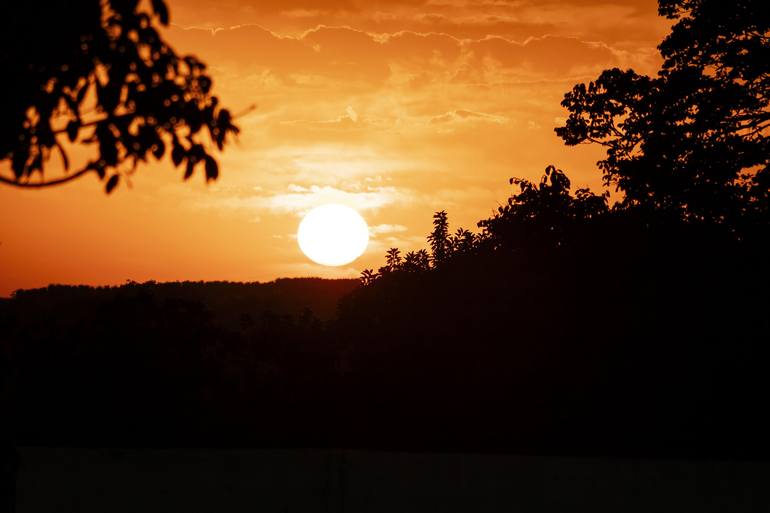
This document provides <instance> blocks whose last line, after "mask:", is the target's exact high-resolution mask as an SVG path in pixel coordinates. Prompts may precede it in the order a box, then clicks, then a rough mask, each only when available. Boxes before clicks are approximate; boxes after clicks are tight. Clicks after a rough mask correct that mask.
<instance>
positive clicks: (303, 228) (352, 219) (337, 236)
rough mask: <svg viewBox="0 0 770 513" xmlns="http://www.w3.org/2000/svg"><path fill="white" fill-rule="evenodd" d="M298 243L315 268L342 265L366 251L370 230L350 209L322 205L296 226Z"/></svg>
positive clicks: (358, 215)
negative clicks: (316, 266)
mask: <svg viewBox="0 0 770 513" xmlns="http://www.w3.org/2000/svg"><path fill="white" fill-rule="evenodd" d="M297 242H298V243H299V248H300V249H301V250H302V252H303V253H304V254H305V255H306V256H307V257H308V258H309V259H310V260H312V261H313V262H316V263H317V264H321V265H327V266H340V265H345V264H349V263H350V262H352V261H354V260H355V259H356V258H358V257H360V256H361V255H362V254H363V253H364V251H366V246H367V244H368V243H369V227H368V226H367V224H366V221H364V218H363V217H361V215H360V214H359V213H358V212H356V211H355V210H353V209H352V208H350V207H346V206H344V205H337V204H333V203H332V204H327V205H321V206H320V207H316V208H314V209H313V210H311V211H310V212H308V213H307V215H306V216H305V217H304V218H303V219H302V221H301V222H300V223H299V229H298V230H297Z"/></svg>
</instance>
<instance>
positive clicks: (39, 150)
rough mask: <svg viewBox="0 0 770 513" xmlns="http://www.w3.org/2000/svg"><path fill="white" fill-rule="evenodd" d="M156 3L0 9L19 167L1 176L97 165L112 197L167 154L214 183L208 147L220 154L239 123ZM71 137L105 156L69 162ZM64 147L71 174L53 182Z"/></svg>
mask: <svg viewBox="0 0 770 513" xmlns="http://www.w3.org/2000/svg"><path fill="white" fill-rule="evenodd" d="M148 4H150V5H151V8H152V9H151V10H146V9H145V8H144V7H143V4H140V2H138V1H137V0H104V1H101V0H78V1H77V2H57V1H54V0H37V1H29V2H5V3H4V4H3V6H2V7H0V17H2V19H3V20H5V22H6V23H5V27H4V29H3V31H2V32H0V48H1V49H2V50H0V69H2V71H3V74H4V76H5V77H6V78H5V79H4V80H2V81H1V82H0V84H1V85H0V112H2V113H3V115H2V117H0V160H5V159H8V160H10V163H11V169H12V172H13V176H2V175H0V182H2V183H5V184H9V185H12V186H16V187H23V188H40V187H48V186H53V185H58V184H62V183H66V182H69V181H71V180H74V179H77V178H79V177H81V176H83V175H86V174H90V173H94V174H96V175H97V176H98V177H99V178H100V179H102V180H105V189H106V191H107V192H108V193H109V192H110V191H112V190H113V189H114V188H115V186H116V185H117V184H118V182H119V180H120V177H121V176H128V175H130V174H131V173H132V172H133V171H134V170H135V169H136V167H137V165H138V164H139V162H146V161H147V160H148V159H149V158H150V156H152V157H154V158H155V159H158V160H160V159H161V158H163V157H164V155H166V154H169V153H170V155H171V160H172V161H173V163H174V165H176V166H179V165H182V164H184V166H185V172H184V177H185V179H187V178H189V177H190V176H191V175H192V174H193V172H194V169H195V167H197V166H198V165H199V164H201V165H202V167H203V170H204V172H205V177H206V180H207V181H208V180H214V179H216V178H217V176H218V174H219V169H218V165H217V162H216V160H215V159H214V157H213V156H212V155H211V151H210V149H209V144H211V145H213V146H216V147H217V148H218V149H219V150H221V149H222V148H223V146H224V144H225V143H226V140H227V136H228V135H232V134H236V133H237V132H238V129H237V127H236V126H235V125H234V124H233V121H232V116H231V114H230V112H229V111H228V110H227V109H224V108H222V107H221V106H220V105H219V101H218V99H217V97H216V96H213V95H212V94H211V86H212V80H211V77H210V76H209V75H208V74H207V73H206V66H205V65H204V64H203V63H202V62H200V61H199V60H197V59H196V58H195V57H192V56H180V55H177V54H176V52H175V51H174V50H173V49H172V48H171V47H170V46H169V45H168V44H167V43H166V42H165V41H164V40H163V39H162V38H161V36H160V34H159V33H158V25H163V26H165V25H168V23H169V13H168V8H167V6H166V3H165V1H164V0H152V2H148ZM65 138H66V139H65ZM67 141H68V142H67ZM207 141H209V142H207ZM73 143H77V144H79V145H84V146H87V147H90V148H92V149H93V151H91V153H92V154H95V156H92V157H91V158H90V160H88V162H87V163H85V164H84V165H83V166H82V167H79V168H78V169H75V170H70V159H69V156H68V150H67V148H66V146H67V145H71V144H73ZM54 153H56V154H58V156H59V157H60V159H61V162H62V167H63V169H64V171H65V173H64V174H63V176H60V177H58V178H51V179H49V178H47V176H46V175H45V174H44V170H45V169H47V167H48V166H47V165H46V164H47V162H48V160H49V159H50V157H51V155H52V154H54ZM36 174H39V179H35V175H36Z"/></svg>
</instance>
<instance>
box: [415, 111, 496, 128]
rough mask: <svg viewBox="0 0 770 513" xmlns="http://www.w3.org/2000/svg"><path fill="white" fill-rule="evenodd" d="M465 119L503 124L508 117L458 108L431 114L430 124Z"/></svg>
mask: <svg viewBox="0 0 770 513" xmlns="http://www.w3.org/2000/svg"><path fill="white" fill-rule="evenodd" d="M466 121H485V122H488V123H497V124H503V123H507V122H508V118H506V117H505V116H498V115H496V114H486V113H484V112H474V111H471V110H465V109H458V110H453V111H450V112H445V113H444V114H440V115H438V116H433V117H432V118H431V119H430V124H431V125H438V124H444V123H458V122H459V123H462V122H466Z"/></svg>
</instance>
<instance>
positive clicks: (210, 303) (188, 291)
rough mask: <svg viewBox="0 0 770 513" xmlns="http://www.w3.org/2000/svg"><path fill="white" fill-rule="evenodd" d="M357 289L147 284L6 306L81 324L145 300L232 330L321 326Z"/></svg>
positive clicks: (308, 283)
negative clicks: (287, 319)
mask: <svg viewBox="0 0 770 513" xmlns="http://www.w3.org/2000/svg"><path fill="white" fill-rule="evenodd" d="M358 286H359V281H358V280H352V279H346V280H327V279H322V278H280V279H278V280H275V281H272V282H268V283H259V282H250V283H242V282H227V281H210V282H203V281H197V282H196V281H183V282H168V283H158V282H154V281H149V282H145V283H137V282H128V283H126V284H124V285H120V286H106V287H90V286H86V285H77V286H71V285H49V286H48V287H44V288H39V289H28V290H19V291H16V292H15V293H14V294H13V297H12V298H11V299H7V300H5V301H4V303H5V304H6V305H7V306H8V307H12V308H14V310H15V313H16V314H17V315H20V316H22V317H24V316H25V315H27V314H29V315H31V316H34V317H35V318H40V317H41V316H46V315H56V316H62V315H63V314H64V312H62V311H61V310H62V309H64V310H71V312H70V314H72V315H74V316H75V317H78V318H81V317H82V315H83V314H84V313H85V312H87V311H88V310H89V309H91V308H95V307H96V306H97V305H99V304H102V303H104V302H105V301H112V300H114V299H115V298H119V297H126V296H144V297H152V298H154V299H156V300H159V301H166V300H174V299H176V300H185V301H193V302H199V303H202V304H203V305H205V307H206V309H207V310H208V311H209V312H210V313H211V314H212V315H213V317H214V320H215V321H216V322H217V323H218V324H223V325H233V323H236V324H237V323H238V322H240V321H241V320H242V319H245V318H247V317H248V316H251V317H254V316H258V315H261V314H263V313H265V312H268V313H271V314H275V315H296V314H300V313H302V312H303V311H304V310H305V309H308V310H310V313H312V314H313V316H315V317H317V318H319V319H321V320H328V319H330V318H332V317H334V316H335V314H336V311H337V303H338V301H339V300H340V298H342V297H344V296H345V295H347V294H348V293H350V292H351V291H353V290H354V289H356V288H357V287H358ZM1 305H2V303H0V306H1Z"/></svg>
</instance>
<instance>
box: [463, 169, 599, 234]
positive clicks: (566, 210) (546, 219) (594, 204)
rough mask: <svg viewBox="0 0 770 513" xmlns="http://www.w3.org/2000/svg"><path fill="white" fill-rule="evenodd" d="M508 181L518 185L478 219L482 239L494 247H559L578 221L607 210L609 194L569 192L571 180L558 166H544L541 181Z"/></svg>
mask: <svg viewBox="0 0 770 513" xmlns="http://www.w3.org/2000/svg"><path fill="white" fill-rule="evenodd" d="M509 182H510V183H511V184H512V185H515V186H517V187H518V188H519V192H518V193H517V194H514V195H512V196H511V197H510V198H508V202H507V204H506V205H504V206H502V207H499V208H498V210H497V213H495V215H494V216H492V217H491V218H489V219H484V220H482V221H479V223H478V225H479V227H480V228H482V229H483V232H482V243H483V244H486V245H488V246H489V247H490V248H491V249H501V248H509V249H510V248H515V247H521V246H522V245H528V246H543V247H558V246H561V245H562V244H563V243H564V240H565V236H566V235H567V233H568V232H569V231H570V229H571V227H572V226H574V225H575V224H584V223H586V222H588V221H591V220H593V219H596V218H599V217H601V216H602V215H604V214H606V213H607V212H608V211H609V209H608V205H607V198H608V195H607V194H606V193H605V194H602V195H597V194H595V193H593V192H591V191H590V190H588V189H578V190H577V191H576V193H575V195H574V196H573V195H572V194H571V193H570V188H571V182H570V180H569V178H567V175H566V174H565V173H564V172H563V171H562V170H560V169H556V167H555V166H548V167H547V168H546V169H545V173H544V174H543V176H542V178H541V180H540V183H537V184H536V183H533V182H530V181H529V180H525V179H523V178H511V179H510V180H509Z"/></svg>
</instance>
